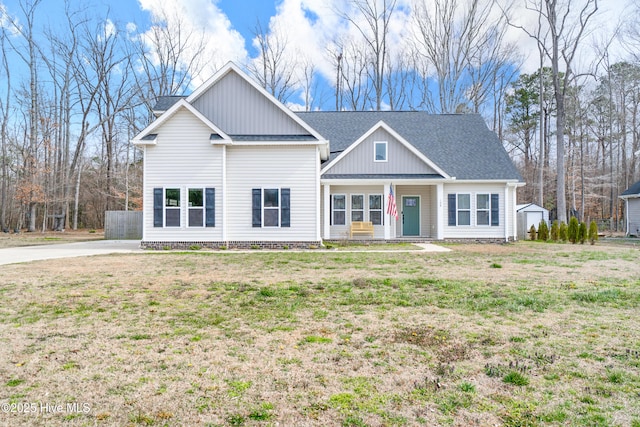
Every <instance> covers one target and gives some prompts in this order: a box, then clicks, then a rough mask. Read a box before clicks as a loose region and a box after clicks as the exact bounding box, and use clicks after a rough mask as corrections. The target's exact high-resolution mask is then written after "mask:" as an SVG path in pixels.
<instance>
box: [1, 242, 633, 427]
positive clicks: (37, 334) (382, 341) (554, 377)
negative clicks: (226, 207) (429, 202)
mask: <svg viewBox="0 0 640 427" xmlns="http://www.w3.org/2000/svg"><path fill="white" fill-rule="evenodd" d="M451 247H452V249H453V252H449V253H421V252H415V253H414V252H411V253H396V252H393V251H391V252H389V253H366V252H362V253H332V252H328V251H322V252H310V253H309V252H290V253H282V252H278V253H276V252H268V251H259V252H254V253H234V252H223V251H219V252H205V251H202V252H192V253H168V252H161V251H158V252H149V253H143V254H135V255H111V256H100V257H88V258H82V259H69V260H64V261H63V262H60V261H59V260H58V261H41V262H34V263H30V264H23V265H9V266H3V268H2V270H0V297H1V298H0V342H1V344H2V345H0V360H3V361H6V363H4V364H2V365H0V390H1V396H3V397H2V400H0V403H8V404H10V405H11V404H15V409H16V410H15V411H13V412H12V411H8V412H3V413H0V424H3V423H4V424H7V425H61V424H64V423H68V424H78V425H83V424H90V425H94V424H95V425H165V424H166V425H205V424H210V425H230V426H232V425H274V424H276V423H279V424H280V425H309V426H334V425H335V426H340V425H352V426H359V425H409V426H414V425H436V426H437V425H512V426H516V425H558V424H570V425H587V424H591V425H595V424H601V425H602V424H615V423H618V424H621V425H634V424H633V423H637V422H639V420H640V408H638V406H637V404H636V402H637V390H638V388H639V387H640V376H639V375H638V374H637V368H638V367H640V348H639V347H638V342H640V326H638V323H637V321H636V320H637V312H638V309H640V282H639V280H638V277H640V263H639V262H638V259H639V255H640V251H638V249H635V248H628V247H619V246H617V247H609V246H604V245H596V246H593V247H591V246H574V245H543V244H536V243H525V242H522V243H518V244H510V245H453V246H451ZM47 402H48V403H49V404H51V405H53V404H56V405H58V404H59V405H63V408H64V411H62V412H53V411H48V412H47V411H46V408H47V406H46V405H45V406H44V407H42V406H40V404H41V403H47ZM18 403H23V404H24V403H29V404H31V403H37V405H38V406H37V409H38V411H36V413H30V414H26V413H24V411H23V412H22V413H18V412H17V409H18V406H17V404H18ZM67 404H71V406H67ZM73 404H76V406H73ZM85 404H86V406H82V405H85ZM78 405H80V406H78ZM9 408H10V409H11V408H12V406H9ZM22 408H24V406H22ZM41 408H44V410H41ZM85 408H87V411H84V410H83V409H85Z"/></svg>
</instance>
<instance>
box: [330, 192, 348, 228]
mask: <svg viewBox="0 0 640 427" xmlns="http://www.w3.org/2000/svg"><path fill="white" fill-rule="evenodd" d="M331 198H332V202H331V207H332V212H331V216H332V219H333V221H332V224H333V225H345V224H346V219H347V196H345V195H344V194H334V195H332V196H331Z"/></svg>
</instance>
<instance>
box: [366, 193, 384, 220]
mask: <svg viewBox="0 0 640 427" xmlns="http://www.w3.org/2000/svg"><path fill="white" fill-rule="evenodd" d="M369 221H371V222H372V223H373V225H382V194H369Z"/></svg>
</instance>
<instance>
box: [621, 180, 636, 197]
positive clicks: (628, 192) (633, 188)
mask: <svg viewBox="0 0 640 427" xmlns="http://www.w3.org/2000/svg"><path fill="white" fill-rule="evenodd" d="M636 194H640V181H638V182H636V183H635V184H633V185H632V186H631V187H629V188H627V189H626V190H624V192H623V193H622V194H621V196H635V195H636Z"/></svg>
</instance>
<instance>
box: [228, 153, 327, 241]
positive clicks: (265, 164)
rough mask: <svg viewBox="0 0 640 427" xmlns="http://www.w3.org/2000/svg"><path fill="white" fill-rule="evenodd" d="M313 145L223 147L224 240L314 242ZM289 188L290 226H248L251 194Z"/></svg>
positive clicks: (315, 171)
mask: <svg viewBox="0 0 640 427" xmlns="http://www.w3.org/2000/svg"><path fill="white" fill-rule="evenodd" d="M319 163H320V160H319V157H318V151H317V147H316V146H313V145H307V146H297V147H296V146H278V145H268V146H238V147H233V146H230V147H228V148H227V197H226V203H227V206H226V208H227V212H229V214H228V215H227V239H228V240H229V241H312V242H315V241H318V240H320V238H319V237H320V236H319V235H318V234H319V224H318V214H319V211H320V207H319V194H318V192H319V191H320V188H319V185H318V181H317V176H318V175H317V174H318V170H319ZM254 188H278V189H282V188H289V189H290V190H291V200H290V209H291V226H290V227H253V225H252V210H251V209H252V190H253V189H254Z"/></svg>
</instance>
